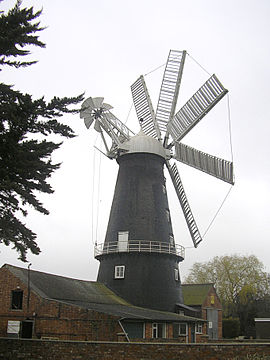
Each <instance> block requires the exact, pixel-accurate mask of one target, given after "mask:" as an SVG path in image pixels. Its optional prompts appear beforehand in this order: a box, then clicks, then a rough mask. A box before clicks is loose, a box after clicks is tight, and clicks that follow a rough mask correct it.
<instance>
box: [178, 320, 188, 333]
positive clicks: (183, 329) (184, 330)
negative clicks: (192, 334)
mask: <svg viewBox="0 0 270 360" xmlns="http://www.w3.org/2000/svg"><path fill="white" fill-rule="evenodd" d="M179 335H187V324H186V323H181V324H179Z"/></svg>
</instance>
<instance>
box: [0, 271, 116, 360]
mask: <svg viewBox="0 0 270 360" xmlns="http://www.w3.org/2000/svg"><path fill="white" fill-rule="evenodd" d="M18 288H19V289H20V290H22V291H23V305H22V309H21V310H14V309H11V291H12V290H16V289H18ZM27 298H28V289H27V287H26V286H25V285H24V284H23V283H22V282H20V280H19V279H18V278H16V277H15V276H13V275H12V274H11V273H10V272H9V271H8V270H7V269H3V268H2V269H1V271H0V336H1V337H5V336H7V325H8V320H15V321H24V320H25V319H26V318H29V319H31V320H33V321H34V328H33V337H34V338H41V337H50V338H57V339H62V340H83V341H88V340H107V341H108V340H109V341H117V333H119V332H122V329H121V327H120V325H119V323H118V318H117V317H114V316H111V315H107V314H104V313H100V312H96V311H91V310H87V309H83V308H80V307H77V306H73V305H68V304H64V303H61V302H57V301H53V300H47V299H43V298H41V297H40V296H38V295H37V294H36V293H35V292H33V291H31V292H30V301H29V309H27ZM0 360H1V357H0Z"/></svg>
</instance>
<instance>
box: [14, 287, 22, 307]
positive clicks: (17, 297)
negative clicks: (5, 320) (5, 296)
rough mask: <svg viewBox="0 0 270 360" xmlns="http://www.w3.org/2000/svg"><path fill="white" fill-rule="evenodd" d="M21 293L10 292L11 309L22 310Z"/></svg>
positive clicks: (19, 291)
mask: <svg viewBox="0 0 270 360" xmlns="http://www.w3.org/2000/svg"><path fill="white" fill-rule="evenodd" d="M22 303H23V291H22V290H12V292H11V309H14V310H22Z"/></svg>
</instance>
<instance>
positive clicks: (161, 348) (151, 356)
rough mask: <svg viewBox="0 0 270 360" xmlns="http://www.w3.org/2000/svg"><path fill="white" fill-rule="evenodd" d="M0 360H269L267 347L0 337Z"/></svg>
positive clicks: (260, 344)
mask: <svg viewBox="0 0 270 360" xmlns="http://www.w3.org/2000/svg"><path fill="white" fill-rule="evenodd" d="M0 359H1V360H2V359H3V360H17V359H18V360H19V359H20V360H22V359H27V360H36V359H39V360H47V359H50V360H107V359H110V360H138V359H140V360H165V359H170V360H180V359H185V360H201V359H204V360H269V359H270V344H269V343H268V344H265V343H253V344H246V343H237V344H168V343H166V344H165V343H158V344H153V343H119V342H118V343H117V342H115V343H113V342H73V341H44V340H14V339H3V338H0Z"/></svg>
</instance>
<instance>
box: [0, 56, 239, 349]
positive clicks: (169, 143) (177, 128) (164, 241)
mask: <svg viewBox="0 0 270 360" xmlns="http://www.w3.org/2000/svg"><path fill="white" fill-rule="evenodd" d="M185 57H186V52H185V51H176V50H171V51H170V53H169V56H168V60H167V63H166V66H165V71H164V75H163V80H162V84H161V89H160V94H159V99H158V104H157V108H156V111H154V108H153V105H152V102H151V99H150V96H149V93H148V90H147V87H146V83H145V81H144V78H143V76H140V77H139V78H138V79H137V80H136V81H135V82H134V84H133V85H132V86H131V92H132V97H133V102H134V106H135V110H136V113H137V117H138V120H139V123H140V126H141V130H140V132H139V133H138V134H136V135H135V134H134V133H133V132H132V131H131V130H130V129H129V128H128V127H127V126H126V125H125V124H124V123H122V122H121V121H120V120H119V119H118V118H117V117H116V116H115V115H114V114H113V113H112V112H111V109H112V106H111V105H109V104H106V103H104V102H103V98H101V97H96V98H91V97H90V98H88V99H86V100H85V101H84V103H83V104H82V108H81V112H80V116H81V118H83V119H84V122H85V125H86V127H87V128H90V127H91V125H92V124H93V126H94V129H95V130H96V131H97V132H98V133H99V135H100V137H101V138H102V141H103V144H104V146H105V149H106V156H108V157H109V158H111V159H115V160H116V161H117V163H118V165H119V171H118V177H117V182H116V186H115V192H114V197H113V202H112V206H111V212H110V217H109V222H108V226H107V232H106V236H105V240H104V242H103V243H102V244H96V246H95V257H96V259H98V260H99V262H100V266H99V272H98V278H97V282H90V281H81V280H74V279H69V278H64V277H60V276H55V275H50V274H45V273H40V272H37V271H32V270H31V282H30V283H29V273H28V272H27V270H25V269H21V268H17V267H13V266H10V265H4V266H3V267H2V269H1V274H0V279H1V281H4V279H5V278H8V279H9V282H8V284H9V286H10V289H9V293H11V294H12V295H11V296H12V299H11V303H12V306H11V309H10V299H6V302H5V303H3V304H2V308H4V307H7V311H6V312H7V313H6V317H5V320H1V328H0V331H1V336H6V334H7V333H8V334H9V335H10V336H11V335H13V336H17V337H18V336H20V335H22V333H23V335H24V336H23V337H38V338H42V337H49V338H57V339H68V340H69V339H73V340H113V341H116V340H119V337H120V338H121V339H122V340H125V341H131V340H134V339H145V340H146V341H147V340H149V339H159V338H163V339H178V341H181V342H195V341H205V339H207V338H209V337H210V338H212V339H218V338H220V337H221V318H222V309H221V305H220V302H219V299H218V297H217V295H216V293H215V290H214V288H213V287H212V286H211V285H208V287H207V288H206V287H204V288H200V291H201V294H200V295H202V292H203V296H201V303H195V302H193V303H192V301H191V302H190V301H189V302H188V301H185V299H188V294H187V292H188V291H192V292H194V287H193V289H190V288H188V287H186V286H181V281H180V274H179V268H178V264H179V262H181V261H183V260H184V248H183V247H182V246H181V245H180V244H177V243H176V241H175V238H174V234H173V228H172V223H171V217H170V210H169V204H168V198H167V190H166V181H165V177H164V165H165V166H166V168H167V170H168V173H169V175H170V178H171V180H172V183H173V185H174V188H175V192H176V195H177V197H178V199H179V203H180V206H181V208H182V211H183V213H184V216H185V219H186V223H187V226H188V229H189V232H190V235H191V238H192V241H193V244H194V246H195V247H197V246H198V244H199V243H200V242H201V241H202V237H201V235H200V232H199V230H198V227H197V225H196V222H195V219H194V217H193V214H192V212H191V209H190V206H189V203H188V200H187V197H186V194H185V191H184V188H183V184H182V182H181V178H180V175H179V172H178V170H177V167H176V164H175V163H173V164H171V163H170V161H171V160H172V159H175V160H177V161H180V162H182V163H184V164H187V165H189V166H191V167H194V168H196V169H198V170H200V171H203V172H205V173H207V174H209V175H212V176H214V177H216V178H217V179H220V180H223V181H225V182H227V183H230V184H233V182H234V179H233V164H232V162H230V161H227V160H223V159H220V158H217V157H215V156H212V155H209V154H207V153H204V152H201V151H199V150H196V149H195V148H192V147H190V146H187V145H185V144H183V143H182V142H181V141H182V139H183V138H184V136H185V135H187V133H188V132H189V131H190V130H192V128H193V127H194V126H195V125H196V124H197V123H198V122H199V121H200V120H201V119H202V118H203V117H204V116H205V115H206V114H207V113H208V112H209V111H210V110H211V109H212V108H213V107H214V106H215V105H216V104H217V103H218V102H219V101H220V100H221V99H222V98H223V97H224V96H225V95H226V93H227V90H226V89H225V88H224V87H223V85H222V84H221V83H220V81H219V80H218V78H217V77H216V75H212V76H211V77H210V78H209V79H208V80H207V81H206V82H205V83H204V84H203V85H202V86H201V87H200V88H199V90H198V91H197V92H196V93H195V94H194V95H193V96H192V97H191V98H190V99H189V100H188V101H187V102H186V103H185V105H184V106H183V107H182V108H181V109H180V110H179V111H177V112H176V103H177V98H178V93H179V88H180V83H181V78H182V73H183V68H184V63H185ZM194 286H195V285H194ZM195 287H196V286H195ZM29 289H30V290H29ZM26 299H27V300H26ZM49 307H50V309H51V310H50V312H48V311H47V309H48V308H49ZM18 310H21V311H22V312H21V313H18ZM15 311H16V312H15ZM48 314H49V315H48ZM45 315H46V316H45ZM26 318H27V321H26V320H25V319H26ZM64 318H65V319H69V320H70V324H71V323H72V324H73V325H74V324H75V323H76V329H77V330H75V327H74V328H72V326H70V324H69V322H68V321H67V320H65V321H64V320H63V319H64ZM50 321H51V323H50ZM57 321H58V323H57ZM52 322H54V326H52V325H51V324H52ZM86 323H87V326H85V324H86ZM57 324H58V325H57ZM83 324H84V325H83ZM76 331H77V334H76Z"/></svg>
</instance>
